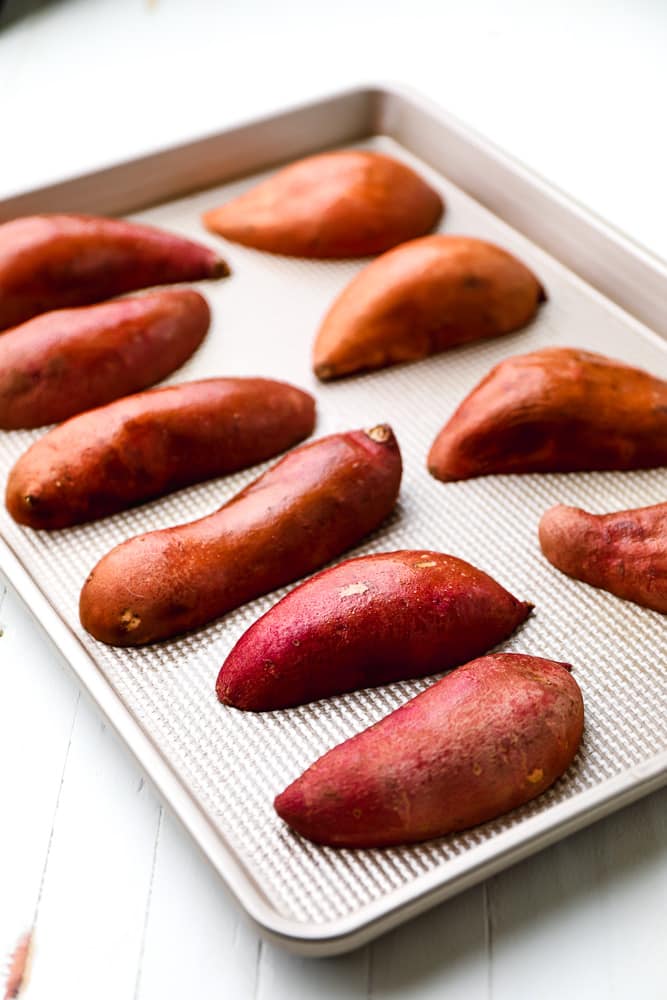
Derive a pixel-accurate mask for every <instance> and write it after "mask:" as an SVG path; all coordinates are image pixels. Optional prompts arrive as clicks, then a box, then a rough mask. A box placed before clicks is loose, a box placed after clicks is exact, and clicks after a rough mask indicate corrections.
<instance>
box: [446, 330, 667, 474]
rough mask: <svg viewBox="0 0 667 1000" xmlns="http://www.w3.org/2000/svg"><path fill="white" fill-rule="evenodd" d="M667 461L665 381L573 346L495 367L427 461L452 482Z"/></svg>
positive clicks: (645, 465) (634, 466) (636, 466)
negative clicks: (510, 474)
mask: <svg viewBox="0 0 667 1000" xmlns="http://www.w3.org/2000/svg"><path fill="white" fill-rule="evenodd" d="M665 463H667V382H664V381H662V379H659V378H656V377H655V376H653V375H650V374H649V373H648V372H645V371H641V370H640V369H638V368H631V367H629V366H628V365H625V364H623V363H622V362H621V361H614V360H612V359H611V358H606V357H604V356H603V355H601V354H592V353H590V352H588V351H581V350H577V349H576V348H568V347H551V348H546V349H544V350H540V351H533V352H532V353H530V354H523V355H521V356H519V357H513V358H508V359H507V360H506V361H502V362H501V363H500V364H499V365H496V367H495V368H493V369H492V370H491V372H490V373H489V374H488V375H487V376H486V378H485V379H483V380H482V381H481V382H480V383H479V385H478V386H477V387H476V388H475V389H473V391H472V392H471V393H470V395H469V396H467V397H466V399H464V401H463V402H462V403H461V405H460V406H459V408H458V410H456V412H455V413H454V415H453V416H452V418H451V419H450V420H449V422H448V423H447V424H445V426H444V427H443V429H442V430H441V431H440V433H439V434H438V436H437V437H436V439H435V441H434V443H433V446H432V448H431V451H430V454H429V456H428V468H429V471H430V473H431V474H432V475H433V476H435V477H436V479H442V480H443V481H445V482H449V481H452V480H457V479H471V478H473V477H474V476H485V475H490V474H492V473H507V472H578V471H581V470H585V469H590V470H593V469H647V468H652V467H654V466H658V465H664V464H665Z"/></svg>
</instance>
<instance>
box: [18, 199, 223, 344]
mask: <svg viewBox="0 0 667 1000" xmlns="http://www.w3.org/2000/svg"><path fill="white" fill-rule="evenodd" d="M227 274H229V268H228V267H227V265H226V263H225V262H224V260H222V259H221V258H220V257H219V256H218V254H217V253H215V252H214V251H213V250H210V249H209V248H208V247H205V246H202V245H201V244H199V243H194V242H193V241H192V240H186V239H184V238H183V237H182V236H175V235H174V234H172V233H166V232H163V231H162V230H160V229H155V228H153V227H152V226H142V225H138V224H136V223H133V222H123V221H122V220H120V219H104V218H99V217H97V216H93V215H31V216H26V217H24V218H20V219H13V220H12V221H11V222H5V223H4V224H3V225H0V330H3V329H5V328H6V327H10V326H17V325H18V324H19V323H23V322H25V320H27V319H30V318H31V316H37V315H38V314H39V313H43V312H49V311H50V310H52V309H65V308H68V307H70V306H83V305H88V304H89V303H91V302H102V301H103V300H104V299H109V298H112V297H113V296H114V295H122V294H123V293H124V292H132V291H134V290H135V289H137V288H148V287H150V286H151V285H166V284H172V283H174V282H178V281H199V280H201V279H203V278H223V277H225V275H227Z"/></svg>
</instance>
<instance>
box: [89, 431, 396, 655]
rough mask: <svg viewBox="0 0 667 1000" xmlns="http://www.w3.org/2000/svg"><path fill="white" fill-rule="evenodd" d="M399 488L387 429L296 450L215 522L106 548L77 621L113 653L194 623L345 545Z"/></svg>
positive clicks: (382, 513) (369, 526) (375, 520)
mask: <svg viewBox="0 0 667 1000" xmlns="http://www.w3.org/2000/svg"><path fill="white" fill-rule="evenodd" d="M400 480H401V456H400V452H399V449H398V445H397V443H396V439H395V438H394V436H393V434H392V432H391V430H390V429H389V428H388V427H386V426H381V427H375V428H373V429H372V430H370V431H351V432H348V433H345V434H333V435H331V436H329V437H326V438H321V439H320V440H318V441H314V442H312V443H310V444H306V445H302V446H301V447H300V448H297V449H295V450H294V451H292V452H290V453H289V454H287V455H286V456H285V457H284V458H282V459H281V460H280V461H279V462H278V463H277V464H276V465H274V466H272V467H271V468H270V469H269V470H268V471H267V472H265V473H264V475H262V476H260V477H259V479H256V480H255V481H254V482H253V483H251V484H250V485H249V486H247V487H246V488H245V489H244V490H243V491H242V492H241V493H239V494H237V496H235V497H234V498H233V499H232V500H230V501H229V502H228V503H226V504H225V506H224V507H222V508H221V509H220V510H219V511H217V512H216V513H214V514H211V515H209V516H208V517H204V518H201V519H200V520H198V521H193V522H192V523H191V524H184V525H180V526H179V527H175V528H167V529H165V530H162V531H153V532H149V533H148V534H145V535H138V536H137V537H136V538H132V539H130V540H129V541H127V542H124V543H123V544H122V545H118V546H116V548H115V549H112V551H111V552H110V553H108V554H107V555H106V556H104V558H103V559H101V560H100V562H99V563H98V564H97V566H96V567H95V568H94V569H93V571H92V573H91V574H90V576H89V577H88V580H87V581H86V583H85V585H84V587H83V590H82V592H81V600H80V605H79V610H80V616H81V622H82V624H83V626H84V628H86V629H87V630H88V631H89V632H90V633H91V634H92V635H93V636H95V638H96V639H100V640H101V641H102V642H106V643H108V644H110V645H115V646H138V645H142V644H143V643H147V642H155V641H156V640H158V639H166V638H169V637H170V636H173V635H178V634H179V633H181V632H185V631H188V630H189V629H193V628H197V627H198V626H200V625H204V624H205V623H206V622H209V621H211V620H213V619H214V618H218V617H220V615H223V614H225V612H227V611H230V610H231V609H232V608H235V607H238V606H239V605H240V604H244V603H245V602H246V601H249V600H251V599H252V598H254V597H258V596H259V595H260V594H264V593H267V592H268V591H271V590H274V589H275V588H276V587H280V586H282V585H284V584H286V583H291V582H292V581H293V580H295V579H298V578H299V577H301V576H304V575H305V574H307V573H311V572H312V571H313V570H314V569H317V568H318V567H320V566H322V565H323V564H324V563H326V562H328V561H329V560H330V559H333V558H334V556H337V555H339V554H340V553H341V552H344V551H345V550H346V549H349V548H350V547H351V546H353V545H355V544H356V543H357V542H358V541H360V540H361V539H362V538H363V537H364V535H367V534H368V533H369V532H370V531H373V529H374V528H376V527H378V526H379V525H380V524H381V523H382V521H383V520H384V519H385V518H386V516H387V515H388V514H389V512H390V511H391V509H392V508H393V506H394V504H395V502H396V497H397V495H398V489H399V485H400Z"/></svg>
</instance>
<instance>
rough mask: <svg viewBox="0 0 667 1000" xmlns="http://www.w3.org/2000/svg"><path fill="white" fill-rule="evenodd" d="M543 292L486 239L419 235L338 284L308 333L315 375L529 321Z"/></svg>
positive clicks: (336, 374)
mask: <svg viewBox="0 0 667 1000" xmlns="http://www.w3.org/2000/svg"><path fill="white" fill-rule="evenodd" d="M544 298H545V295H544V291H543V289H542V286H541V285H540V283H539V281H538V280H537V278H536V277H535V276H534V274H533V273H532V272H531V271H529V269H528V268H527V267H526V266H525V265H524V264H522V263H521V261H519V260H517V258H516V257H513V256H512V254H510V253H508V252H507V251H506V250H502V249H501V248H500V247H497V246H495V245H494V244H493V243H486V242H484V241H483V240H477V239H472V238H471V237H467V236H449V235H443V234H438V235H435V236H424V237H422V238H421V239H417V240H412V241H411V242H410V243H406V244H404V245H403V246H400V247H397V248H396V249H395V250H390V251H389V253H386V254H383V255H382V256H381V257H380V258H378V260H375V261H373V262H372V263H371V264H368V265H367V267H365V268H364V269H363V270H362V271H360V273H359V274H358V275H357V276H356V277H355V278H353V279H352V281H351V282H350V284H349V285H348V286H347V287H346V288H345V289H343V291H342V293H341V294H340V295H339V296H338V298H337V299H336V301H335V302H334V304H333V305H332V307H331V309H330V310H329V312H328V313H327V315H326V316H325V318H324V321H323V323H322V325H321V327H320V329H319V332H318V334H317V338H316V340H315V346H314V349H313V367H314V370H315V374H316V375H317V377H318V378H320V379H322V380H327V379H334V378H340V377H341V376H343V375H351V374H353V373H354V372H360V371H371V370H372V369H376V368H385V367H386V366H387V365H395V364H399V363H401V362H405V361H417V360H419V359H420V358H425V357H427V356H428V355H430V354H436V353H438V352H440V351H444V350H446V349H447V348H449V347H454V346H456V345H457V344H463V343H466V342H468V341H472V340H480V339H482V338H486V337H497V336H500V335H501V334H504V333H509V332H510V331H512V330H517V329H519V327H522V326H525V325H526V323H528V322H530V320H531V319H532V318H533V316H534V315H535V313H536V312H537V308H538V306H539V304H540V302H542V301H543V300H544Z"/></svg>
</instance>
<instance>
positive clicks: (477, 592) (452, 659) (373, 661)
mask: <svg viewBox="0 0 667 1000" xmlns="http://www.w3.org/2000/svg"><path fill="white" fill-rule="evenodd" d="M531 609H532V604H527V603H525V602H522V601H518V600H517V599H516V598H515V597H513V596H512V595H511V594H510V593H509V592H508V591H507V590H505V589H504V588H503V587H501V586H500V584H498V583H496V581H495V580H493V579H492V578H491V577H490V576H487V574H486V573H483V572H482V571H481V570H479V569H476V568H475V567H474V566H471V565H470V563H467V562H464V561H463V560H462V559H456V558H455V557H454V556H448V555H444V554H443V553H442V552H431V551H428V550H426V551H425V550H423V549H422V550H419V551H401V552H383V553H381V554H380V555H371V556H360V557H359V558H358V559H349V560H347V561H346V562H343V563H341V564H340V565H339V566H334V567H333V569H327V570H324V571H323V572H322V573H318V574H317V576H314V577H313V578H312V579H311V580H307V581H306V582H305V583H302V584H301V585H300V586H299V587H296V588H295V589H294V590H293V591H292V592H291V593H290V594H288V595H287V596H286V597H283V599H282V601H279V602H278V604H276V605H275V606H274V607H273V608H271V610H270V611H267V613H266V614H265V615H263V616H262V617H261V618H260V619H258V621H256V622H255V623H254V625H251V627H250V628H249V629H248V631H247V632H246V633H245V634H244V635H243V636H242V637H241V639H239V641H238V642H237V644H236V646H235V647H234V649H233V650H232V651H231V653H230V654H229V656H228V657H227V659H226V661H225V663H224V665H223V667H222V669H221V671H220V674H219V676H218V683H217V688H216V690H217V694H218V698H219V699H220V701H222V702H225V703H226V704H228V705H234V706H235V707H236V708H244V709H252V710H254V711H267V710H269V709H276V708H287V707H289V706H291V705H300V704H303V703H304V702H307V701H315V700H316V699H317V698H326V697H328V696H330V695H332V694H339V693H341V692H343V691H353V690H355V689H356V688H363V687H371V686H375V685H377V684H388V683H389V682H390V681H397V680H404V679H406V678H408V677H423V676H424V675H425V674H432V673H436V672H437V671H439V670H447V669H448V668H449V667H453V666H457V665H458V664H460V663H465V662H466V661H467V660H470V659H471V658H472V657H473V656H478V655H479V654H481V653H484V652H486V651H487V650H488V649H490V648H491V647H492V646H495V645H496V644H497V643H499V642H502V640H503V639H506V638H507V637H508V636H509V635H511V634H512V632H513V631H514V630H515V629H516V628H517V626H518V625H520V624H521V622H523V621H525V619H526V618H527V617H528V615H529V614H530V612H531Z"/></svg>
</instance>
